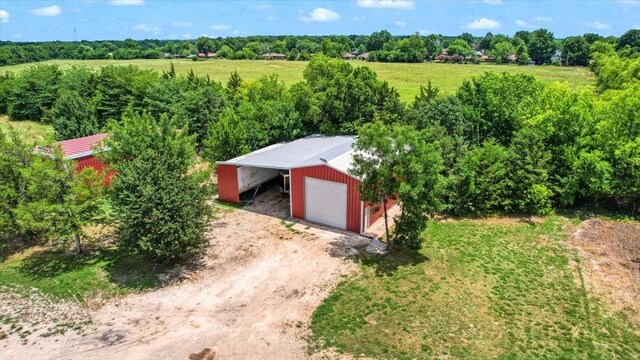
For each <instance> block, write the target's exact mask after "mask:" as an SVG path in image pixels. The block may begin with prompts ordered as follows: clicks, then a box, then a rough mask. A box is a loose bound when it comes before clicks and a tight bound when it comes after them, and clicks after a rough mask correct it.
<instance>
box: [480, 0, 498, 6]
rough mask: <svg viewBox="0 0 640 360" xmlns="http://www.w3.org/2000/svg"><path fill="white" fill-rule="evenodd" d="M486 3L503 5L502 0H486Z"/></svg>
mask: <svg viewBox="0 0 640 360" xmlns="http://www.w3.org/2000/svg"><path fill="white" fill-rule="evenodd" d="M484 3H485V4H489V5H502V0H484Z"/></svg>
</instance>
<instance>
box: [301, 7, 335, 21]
mask: <svg viewBox="0 0 640 360" xmlns="http://www.w3.org/2000/svg"><path fill="white" fill-rule="evenodd" d="M300 20H302V21H304V22H329V21H338V20H340V14H338V13H337V12H335V11H333V10H331V9H327V8H321V7H319V8H315V9H313V11H312V12H310V13H309V15H308V16H300Z"/></svg>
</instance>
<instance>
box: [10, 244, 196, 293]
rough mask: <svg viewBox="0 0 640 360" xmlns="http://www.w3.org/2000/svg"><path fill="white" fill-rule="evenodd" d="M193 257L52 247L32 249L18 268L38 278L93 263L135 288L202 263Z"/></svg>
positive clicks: (174, 277)
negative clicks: (159, 258)
mask: <svg viewBox="0 0 640 360" xmlns="http://www.w3.org/2000/svg"><path fill="white" fill-rule="evenodd" d="M195 259H196V260H191V261H188V262H182V263H180V264H168V263H161V262H155V261H153V260H151V259H149V258H148V257H145V256H143V255H142V254H135V253H130V252H127V251H124V250H122V249H120V248H118V247H117V246H111V247H100V248H93V249H87V250H86V251H85V252H84V253H82V254H76V253H73V252H69V251H67V250H66V249H63V248H52V249H46V250H39V251H35V252H33V253H32V254H30V255H29V256H27V257H26V258H24V259H23V260H22V261H21V263H20V266H19V270H20V272H22V273H24V274H25V275H28V276H30V277H32V278H33V279H36V280H39V279H45V278H53V277H56V276H60V275H63V274H65V273H70V272H74V271H81V270H83V269H86V268H91V267H94V268H95V269H96V271H98V272H101V273H103V274H104V276H105V278H106V279H107V280H108V281H109V282H111V283H113V284H115V285H116V286H118V287H119V288H123V289H128V290H138V291H139V290H147V289H154V288H159V287H162V286H165V285H168V284H170V283H175V282H177V281H179V280H182V279H184V278H185V277H186V276H188V275H189V274H190V273H192V272H194V271H196V270H198V269H200V268H201V267H202V266H203V262H202V259H201V257H195Z"/></svg>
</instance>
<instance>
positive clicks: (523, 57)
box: [514, 38, 531, 65]
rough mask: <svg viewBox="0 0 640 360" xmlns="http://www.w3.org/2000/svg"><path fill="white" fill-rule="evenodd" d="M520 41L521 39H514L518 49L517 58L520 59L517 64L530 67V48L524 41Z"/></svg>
mask: <svg viewBox="0 0 640 360" xmlns="http://www.w3.org/2000/svg"><path fill="white" fill-rule="evenodd" d="M518 40H520V38H515V39H514V44H515V47H516V57H517V58H518V60H517V62H518V64H520V65H528V64H529V61H531V57H530V56H529V48H528V47H527V44H526V43H525V42H524V41H522V40H520V41H518Z"/></svg>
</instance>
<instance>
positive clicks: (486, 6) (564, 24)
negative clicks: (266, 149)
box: [0, 0, 640, 41]
mask: <svg viewBox="0 0 640 360" xmlns="http://www.w3.org/2000/svg"><path fill="white" fill-rule="evenodd" d="M538 27H545V28H547V29H550V30H551V31H553V32H554V33H555V35H556V37H566V36H569V35H575V34H583V33H586V32H596V33H600V34H602V35H616V36H619V35H621V34H623V33H624V32H625V31H627V30H629V29H631V28H640V0H600V1H577V0H575V1H541V0H537V1H527V0H469V1H461V0H443V1H435V0H431V1H419V0H418V1H407V0H350V1H285V0H280V1H191V0H187V1H169V0H103V1H96V0H93V1H92V0H84V1H83V0H66V1H65V0H59V1H29V0H1V1H0V39H1V40H12V41H45V40H74V32H73V29H74V28H75V29H76V30H77V36H78V39H79V40H103V39H116V40H118V39H125V38H128V37H131V38H134V39H145V38H154V39H155V38H157V39H184V38H189V39H193V38H197V37H199V36H201V35H207V36H211V37H217V36H223V37H224V36H246V35H286V34H294V35H303V34H306V35H326V34H344V35H349V34H371V33H372V32H373V31H377V30H380V29H387V30H389V31H391V33H393V34H413V33H415V32H420V33H422V34H430V33H439V34H443V35H458V34H460V33H462V32H464V31H468V32H470V33H472V34H474V35H483V34H485V33H486V32H487V31H491V32H493V33H494V34H496V33H503V34H508V35H512V34H513V33H515V32H516V31H518V30H532V29H536V28H538Z"/></svg>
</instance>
